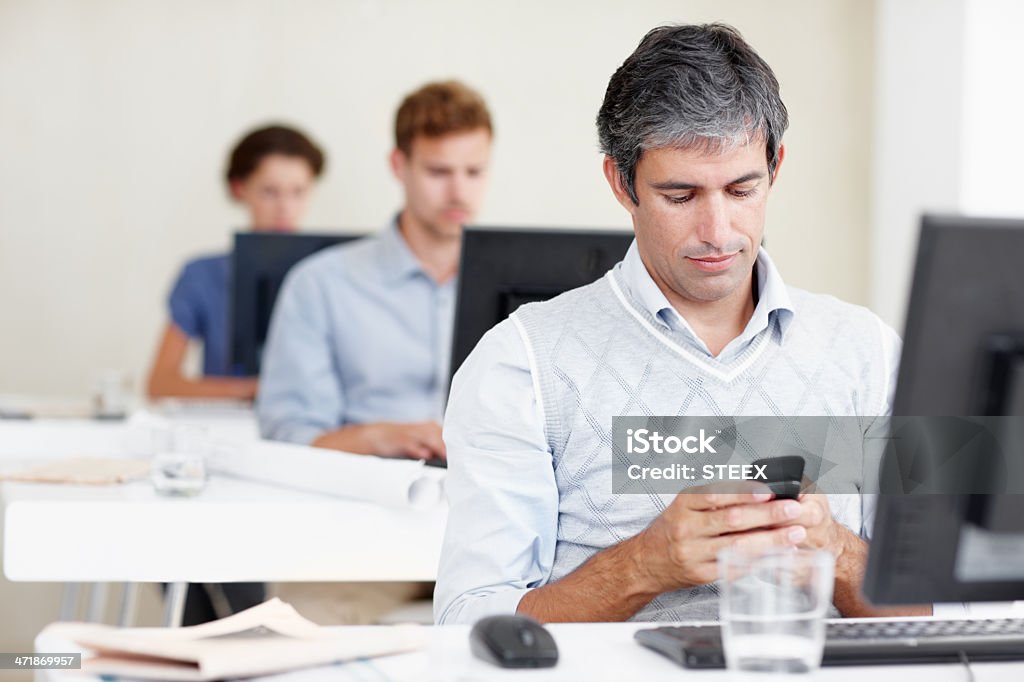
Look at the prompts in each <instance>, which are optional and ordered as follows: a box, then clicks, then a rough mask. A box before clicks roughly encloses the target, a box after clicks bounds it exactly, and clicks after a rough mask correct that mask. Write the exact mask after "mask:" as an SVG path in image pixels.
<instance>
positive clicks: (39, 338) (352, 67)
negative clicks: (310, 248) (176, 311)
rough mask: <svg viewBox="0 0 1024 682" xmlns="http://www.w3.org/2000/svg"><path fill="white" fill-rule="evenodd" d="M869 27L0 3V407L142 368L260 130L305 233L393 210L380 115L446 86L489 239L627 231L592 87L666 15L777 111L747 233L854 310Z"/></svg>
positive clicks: (600, 6) (863, 263)
mask: <svg viewBox="0 0 1024 682" xmlns="http://www.w3.org/2000/svg"><path fill="white" fill-rule="evenodd" d="M873 11H874V3H873V2H865V1H864V0H827V1H822V0H781V1H776V2H771V3H764V2H760V1H758V0H734V1H731V2H722V1H720V0H717V1H716V0H704V1H690V2H682V1H680V0H647V1H644V2H629V3H625V2H621V1H620V2H610V1H605V0H559V1H558V2H549V1H541V0H524V1H522V2H516V3H511V2H501V3H499V2H478V1H473V0H434V1H432V2H416V1H414V0H306V1H304V2H271V1H269V0H244V1H243V0H232V1H221V2H205V1H200V0H148V1H144V2H137V1H135V0H91V1H90V2H80V1H79V0H0V84H2V87H0V310H2V311H3V318H2V319H3V322H2V328H0V330H2V331H0V339H2V341H0V393H11V392H18V393H34V394H51V395H72V396H73V395H84V394H85V393H87V392H88V391H89V389H90V384H91V383H92V381H93V379H94V377H95V375H96V372H97V370H98V369H100V368H104V367H109V368H121V369H127V370H129V371H130V372H132V373H133V374H134V376H135V379H136V385H137V386H140V385H141V384H142V383H143V381H142V379H143V377H144V376H145V372H146V369H147V365H148V362H149V359H150V357H151V353H152V349H153V346H154V344H155V342H156V339H157V337H158V334H159V332H160V329H161V328H162V325H163V321H164V315H165V312H164V298H165V296H166V293H167V290H168V287H169V286H170V283H171V280H172V278H173V276H174V275H175V273H176V270H177V268H178V267H180V265H181V263H182V261H183V260H184V259H185V258H186V257H187V256H189V255H191V254H195V253H196V252H202V251H209V250H217V249H224V248H226V246H227V244H228V234H229V232H230V228H231V226H233V225H239V224H241V223H242V222H243V220H244V216H243V215H242V213H241V212H240V211H238V210H237V209H235V208H234V207H232V206H231V205H230V204H229V202H228V200H227V198H226V195H225V192H224V189H223V186H222V183H221V180H220V173H221V171H222V164H223V160H224V155H225V153H226V151H227V150H228V149H229V147H230V145H231V144H232V143H233V142H234V141H235V139H236V138H237V136H238V135H239V133H240V132H242V131H243V130H244V129H246V128H247V127H249V126H252V125H255V124H258V123H261V122H264V121H267V120H269V119H283V120H286V121H291V122H295V123H298V124H300V125H302V126H304V127H306V128H307V129H308V130H309V131H311V132H312V133H313V134H314V135H315V136H316V137H317V138H318V139H319V140H320V141H321V142H322V143H323V146H324V147H325V148H326V149H327V151H328V153H329V162H328V164H329V165H328V172H327V175H326V177H325V178H324V180H323V182H322V184H321V187H320V189H319V193H318V196H317V198H316V200H315V204H314V206H313V210H312V212H311V215H310V220H309V222H310V224H311V225H314V226H317V227H345V228H360V229H365V228H373V227H377V226H379V225H381V224H383V223H384V222H385V221H386V220H387V219H388V218H389V216H390V214H391V213H392V211H394V210H395V209H396V208H397V207H398V202H399V194H398V191H397V189H396V187H395V185H394V183H393V182H392V180H391V178H390V177H389V175H388V172H387V168H386V165H385V158H386V154H387V152H388V151H389V147H390V142H391V140H390V137H389V131H390V126H391V121H392V113H393V109H394V107H395V106H396V104H397V103H398V101H400V99H401V97H402V95H403V94H404V93H406V92H407V91H409V90H411V89H412V88H414V87H416V86H418V85H419V84H421V83H422V82H424V81H426V80H429V79H436V78H442V77H450V76H457V77H459V78H462V79H464V80H466V81H467V82H468V83H470V84H472V85H475V86H476V87H478V88H479V89H480V90H481V91H482V92H483V93H484V95H485V96H486V97H487V99H488V101H489V103H490V105H491V107H492V110H493V112H494V115H495V119H496V124H497V140H496V150H495V151H496V155H495V159H494V169H493V186H492V190H491V193H490V196H489V201H488V202H487V204H486V209H485V211H484V213H483V215H482V216H481V220H483V221H487V222H490V223H494V224H505V225H516V224H533V225H555V226H600V227H619V226H625V225H626V224H627V222H626V215H625V213H624V212H622V210H621V209H620V208H619V207H618V206H617V205H616V204H615V203H614V201H613V200H612V198H611V195H610V193H609V191H608V190H607V188H606V187H605V185H604V180H603V178H602V177H601V173H600V159H599V157H598V154H597V152H596V135H595V132H594V116H595V115H596V113H597V109H598V106H599V104H600V101H601V98H602V96H603V93H604V89H605V86H606V84H607V81H608V77H609V76H610V75H611V73H612V72H613V70H614V69H615V68H616V67H617V65H618V64H619V63H620V62H621V61H622V60H623V59H624V58H625V57H626V56H627V55H628V54H629V52H630V51H632V49H633V48H634V47H635V46H636V44H637V42H639V40H640V38H641V37H642V36H643V34H644V32H645V31H646V30H648V29H650V28H651V27H653V26H655V25H657V24H660V23H665V22H684V21H707V20H715V19H718V20H723V21H727V22H730V23H733V24H734V25H736V26H737V27H738V28H739V29H740V30H741V31H743V32H744V34H745V35H746V36H747V38H748V39H749V40H750V41H751V42H752V43H753V44H754V46H755V47H756V48H757V49H758V50H759V51H760V52H761V53H762V54H763V55H764V56H765V58H766V59H767V60H768V62H769V63H771V64H772V66H773V67H774V68H775V70H776V72H777V74H778V76H779V80H780V81H781V83H782V89H783V96H784V98H785V101H786V103H787V105H788V106H789V108H790V113H791V117H792V127H791V129H790V130H791V132H790V133H789V135H788V136H787V139H786V142H787V147H788V149H787V151H788V154H787V157H786V163H785V165H784V168H783V169H782V176H781V180H780V183H779V185H778V186H777V189H776V190H775V193H776V196H775V197H774V198H773V203H772V208H771V210H770V214H769V232H768V241H769V246H770V248H771V249H772V252H773V255H774V256H775V258H776V260H777V262H778V263H779V264H780V266H781V267H782V269H783V272H784V274H785V275H786V277H787V279H789V280H790V281H791V282H792V283H794V284H798V285H801V286H804V287H808V288H813V289H817V290H823V291H827V292H830V293H833V294H836V295H838V296H841V297H843V298H847V299H850V300H853V301H857V302H866V301H867V298H868V274H867V263H868V255H869V251H868V241H869V235H868V230H867V225H868V221H869V211H868V206H867V202H866V197H867V196H868V195H869V191H870V184H869V175H870V173H869V167H870V161H871V159H870V155H869V149H870V147H869V144H868V141H869V140H870V139H871V123H870V114H871V111H872V98H873V72H872V55H873V33H874V27H873Z"/></svg>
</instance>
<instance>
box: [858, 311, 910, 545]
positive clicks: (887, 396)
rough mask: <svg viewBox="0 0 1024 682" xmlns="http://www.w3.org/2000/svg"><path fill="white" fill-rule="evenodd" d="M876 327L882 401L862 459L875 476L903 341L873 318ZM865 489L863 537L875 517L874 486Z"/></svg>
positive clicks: (890, 411)
mask: <svg viewBox="0 0 1024 682" xmlns="http://www.w3.org/2000/svg"><path fill="white" fill-rule="evenodd" d="M875 319H876V321H877V322H878V329H879V333H880V336H881V360H882V362H881V384H882V390H881V392H880V393H881V396H882V402H881V405H880V406H879V408H878V414H877V415H872V416H874V417H875V419H874V420H873V421H872V423H871V424H870V425H869V426H868V429H867V431H866V432H865V436H870V440H866V442H870V443H872V444H874V445H875V446H877V447H876V448H875V450H874V451H873V452H871V453H869V456H868V457H867V459H866V462H867V464H868V465H869V466H868V467H867V472H866V473H867V474H869V475H871V474H874V475H877V474H875V472H877V471H878V470H879V469H880V467H881V465H882V453H883V451H884V443H885V442H886V441H885V436H886V435H887V433H888V429H889V419H888V418H889V417H891V416H892V405H893V399H894V398H895V396H896V378H897V376H898V375H899V368H900V353H901V352H902V350H903V340H902V339H900V336H899V334H897V333H896V331H895V330H894V329H893V328H892V327H890V326H889V325H887V324H886V323H885V322H883V321H882V319H881V318H878V317H876V318H875ZM867 487H868V490H869V492H866V493H865V494H863V495H861V529H860V536H861V537H862V538H864V539H865V540H870V539H871V533H872V530H873V529H874V526H875V517H876V515H877V513H878V492H877V490H878V485H877V483H872V484H871V485H869V486H867Z"/></svg>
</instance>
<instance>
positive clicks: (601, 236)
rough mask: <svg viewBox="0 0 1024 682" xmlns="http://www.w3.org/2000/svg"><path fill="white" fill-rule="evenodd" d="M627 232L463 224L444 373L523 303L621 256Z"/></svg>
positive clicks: (597, 272) (586, 277)
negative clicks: (448, 361) (448, 360)
mask: <svg viewBox="0 0 1024 682" xmlns="http://www.w3.org/2000/svg"><path fill="white" fill-rule="evenodd" d="M632 241H633V233H632V232H625V231H611V230H570V229H565V230H546V229H540V228H532V229H509V228H483V227H466V228H465V230H464V231H463V236H462V260H461V264H460V266H459V287H458V295H457V300H456V304H455V330H454V334H453V337H452V359H451V367H450V373H451V376H454V375H455V371H456V370H458V368H459V367H460V366H461V365H462V363H463V361H464V360H465V359H466V357H467V356H468V355H469V353H470V351H472V350H473V348H474V346H476V344H477V342H478V341H480V338H481V337H482V336H483V335H484V334H485V333H486V332H487V330H489V329H490V328H491V327H493V326H494V325H496V324H498V323H499V322H501V321H502V320H504V319H505V318H506V317H508V316H509V315H511V314H512V313H513V312H515V310H516V309H517V308H518V307H519V306H521V305H523V304H525V303H533V302H536V301H546V300H548V299H550V298H554V297H555V296H557V295H559V294H561V293H562V292H565V291H568V290H569V289H575V288H576V287H581V286H584V285H585V284H590V283H591V282H593V281H595V280H597V279H598V278H600V277H601V276H603V275H604V274H605V273H606V272H608V270H610V269H611V267H612V266H613V265H615V264H616V263H618V262H619V261H620V260H622V257H623V256H625V255H626V250H627V249H628V248H629V245H630V244H631V243H632Z"/></svg>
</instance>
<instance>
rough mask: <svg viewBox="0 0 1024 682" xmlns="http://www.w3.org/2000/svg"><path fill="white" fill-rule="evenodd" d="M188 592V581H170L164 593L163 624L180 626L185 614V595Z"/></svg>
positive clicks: (174, 626)
mask: <svg viewBox="0 0 1024 682" xmlns="http://www.w3.org/2000/svg"><path fill="white" fill-rule="evenodd" d="M187 594H188V583H171V584H170V585H168V586H167V594H166V595H164V626H165V627H169V628H176V627H180V626H181V619H182V618H183V617H184V615H185V595H187Z"/></svg>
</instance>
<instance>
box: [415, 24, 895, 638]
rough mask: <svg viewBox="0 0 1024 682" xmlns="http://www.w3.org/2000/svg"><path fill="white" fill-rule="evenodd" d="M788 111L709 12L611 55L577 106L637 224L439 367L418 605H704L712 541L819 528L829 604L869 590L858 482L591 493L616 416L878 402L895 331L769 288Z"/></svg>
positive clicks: (766, 541) (803, 534)
mask: <svg viewBox="0 0 1024 682" xmlns="http://www.w3.org/2000/svg"><path fill="white" fill-rule="evenodd" d="M787 124H788V117H787V114H786V108H785V106H784V105H783V103H782V100H781V99H780V97H779V86H778V82H777V81H776V79H775V76H774V74H773V73H772V71H771V69H770V68H769V67H768V65H767V64H766V63H765V62H764V61H763V60H762V59H761V58H760V57H759V56H758V55H757V53H755V52H754V50H753V49H752V48H751V47H750V46H749V45H748V44H747V43H746V42H744V40H743V38H742V37H741V36H740V35H739V33H738V32H737V31H736V30H735V29H732V28H730V27H728V26H723V25H720V24H712V25H705V26H666V27H661V28H657V29H654V30H653V31H651V32H650V33H648V34H647V36H646V37H645V38H644V39H643V41H641V43H640V45H639V47H638V48H637V49H636V51H635V52H634V53H633V54H632V55H631V56H630V57H629V58H628V59H627V60H626V61H625V62H624V63H623V64H622V66H621V67H620V68H619V69H618V71H616V73H615V74H614V75H613V76H612V78H611V81H610V83H609V85H608V90H607V92H606V94H605V99H604V103H603V105H602V107H601V110H600V113H599V114H598V119H597V126H598V131H599V135H600V140H601V146H602V150H603V152H604V154H605V158H604V173H605V177H606V178H607V180H608V184H609V185H610V187H611V190H612V192H613V193H614V194H615V197H616V199H618V201H619V203H620V204H621V205H622V206H623V207H624V208H625V209H626V210H627V211H628V212H629V213H630V215H631V217H632V221H633V228H634V231H635V234H636V239H635V241H634V243H633V245H632V246H631V247H630V249H629V251H628V253H627V255H626V257H625V258H624V260H623V261H622V262H621V263H619V264H618V265H616V266H615V267H614V268H613V269H612V270H611V271H610V272H609V273H608V274H607V275H606V276H605V277H604V278H602V279H601V280H599V281H597V282H595V283H594V284H591V285H588V286H585V287H581V288H579V289H576V290H573V291H571V292H568V293H566V294H563V295H562V296H559V297H557V298H555V299H552V300H551V301H548V302H545V303H539V304H532V305H528V306H524V307H522V308H520V309H519V310H518V311H516V312H515V313H514V314H513V315H512V316H511V317H510V318H509V319H508V320H506V321H504V322H502V323H501V324H499V325H497V326H496V327H495V328H494V329H492V330H491V331H490V332H488V334H487V335H486V336H485V337H484V338H483V339H482V340H481V342H480V344H479V345H478V346H477V347H476V349H475V350H474V351H473V353H472V354H471V355H470V357H469V358H468V359H467V360H466V362H465V364H464V365H463V367H462V368H461V369H460V371H459V373H458V375H457V376H456V377H455V380H454V382H453V386H452V391H451V395H450V397H449V402H448V412H447V415H446V421H445V428H444V440H445V444H446V446H447V450H448V458H449V477H448V484H447V485H448V497H449V504H450V517H449V522H448V529H447V535H446V537H445V544H444V549H443V554H442V560H441V566H440V571H439V577H438V583H437V589H436V591H435V604H434V613H435V618H436V620H437V621H438V622H440V623H455V622H473V621H475V620H476V619H478V618H479V617H481V616H485V615H490V614H495V613H515V612H518V613H522V614H526V615H530V616H533V617H535V618H537V619H539V620H542V621H612V620H625V619H630V618H633V619H638V620H687V619H716V618H717V614H718V607H717V598H718V595H717V589H716V587H715V586H714V585H713V582H714V581H715V579H716V577H717V565H716V556H717V553H718V551H719V550H721V549H723V548H725V547H729V546H739V547H744V548H747V549H751V550H759V549H770V548H775V547H806V548H816V549H825V550H827V551H829V552H831V553H832V554H833V556H835V559H836V579H835V590H834V605H835V607H836V609H837V610H838V611H839V612H840V613H842V614H844V615H848V616H854V615H870V614H872V613H875V612H874V611H872V609H870V607H869V606H868V605H867V604H865V603H864V601H863V600H862V598H861V596H860V589H859V588H860V581H861V576H862V574H863V568H864V562H865V558H866V551H867V545H866V542H865V540H864V538H866V537H867V535H868V531H869V529H870V522H871V508H870V505H867V504H864V500H867V499H869V498H867V497H864V496H862V495H860V494H859V493H860V492H861V485H860V481H856V480H851V481H849V483H848V485H847V487H846V488H844V489H842V490H840V491H838V492H839V493H845V494H836V495H828V496H826V495H824V494H812V495H802V496H801V497H800V498H799V499H798V500H783V499H773V498H772V496H771V495H770V494H767V493H758V492H747V493H728V494H727V493H720V492H719V493H712V492H709V491H708V492H702V493H698V492H689V493H687V494H678V495H675V496H664V495H656V494H619V495H616V494H614V493H613V492H612V474H611V472H612V466H613V461H612V437H611V430H612V418H613V417H615V416H620V415H630V414H639V415H751V416H752V415H787V416H799V415H850V416H869V415H882V414H887V413H888V412H889V411H890V405H889V402H890V396H891V389H892V387H893V383H894V381H893V380H894V377H895V366H896V361H897V359H898V347H899V339H898V338H897V336H896V334H895V333H894V332H893V331H892V330H891V329H889V328H888V327H886V326H885V325H884V324H883V323H882V322H881V321H880V320H879V319H878V318H877V317H876V316H875V315H873V314H872V313H870V312H869V311H867V310H866V309H864V308H860V307H857V306H853V305H849V304H846V303H843V302H840V301H838V300H836V299H834V298H832V297H828V296H821V295H815V294H811V293H808V292H805V291H801V290H798V289H794V288H789V287H787V286H786V285H785V284H784V283H783V281H782V279H781V277H780V275H779V273H778V271H777V270H776V269H775V266H774V265H773V264H772V261H771V259H770V258H769V257H768V254H767V252H766V251H765V250H764V249H763V248H761V247H760V244H761V238H762V235H763V232H764V222H765V208H766V205H767V199H768V195H769V192H770V190H771V188H772V186H773V183H774V181H775V180H776V179H777V178H778V173H779V169H780V167H781V164H782V160H783V158H784V154H785V152H784V148H783V145H782V136H783V133H784V131H785V129H786V127H787ZM890 613H894V612H892V611H890ZM904 613H909V611H904Z"/></svg>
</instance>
